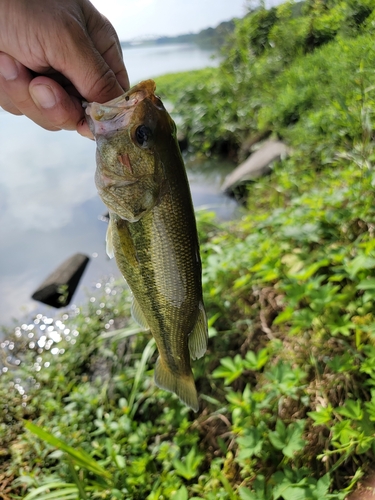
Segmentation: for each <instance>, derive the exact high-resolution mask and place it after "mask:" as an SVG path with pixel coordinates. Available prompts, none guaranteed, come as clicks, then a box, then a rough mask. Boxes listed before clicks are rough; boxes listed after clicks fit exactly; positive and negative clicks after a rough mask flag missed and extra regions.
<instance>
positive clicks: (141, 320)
mask: <svg viewBox="0 0 375 500" xmlns="http://www.w3.org/2000/svg"><path fill="white" fill-rule="evenodd" d="M131 313H132V318H133V319H134V321H135V322H136V323H138V325H139V326H140V327H142V328H144V329H145V330H149V329H150V327H149V326H148V323H147V320H146V318H145V315H144V314H143V311H142V309H141V307H140V305H139V304H138V301H137V299H136V298H135V297H134V296H133V302H132V309H131Z"/></svg>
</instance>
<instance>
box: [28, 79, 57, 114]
mask: <svg viewBox="0 0 375 500" xmlns="http://www.w3.org/2000/svg"><path fill="white" fill-rule="evenodd" d="M30 94H31V97H32V98H33V101H34V102H35V104H36V105H37V106H40V107H41V108H46V109H48V108H53V106H55V105H56V97H55V94H54V93H53V91H52V89H51V87H49V86H48V85H41V84H39V85H34V86H33V87H31V88H30Z"/></svg>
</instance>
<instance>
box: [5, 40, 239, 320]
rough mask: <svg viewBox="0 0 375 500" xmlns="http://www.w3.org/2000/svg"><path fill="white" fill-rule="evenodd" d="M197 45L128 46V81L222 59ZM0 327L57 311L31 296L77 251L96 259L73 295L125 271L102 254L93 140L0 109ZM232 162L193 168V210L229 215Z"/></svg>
mask: <svg viewBox="0 0 375 500" xmlns="http://www.w3.org/2000/svg"><path fill="white" fill-rule="evenodd" d="M211 56H212V52H210V51H203V50H201V49H199V48H197V47H195V46H187V45H171V46H166V47H149V48H140V47H139V48H134V49H126V50H125V51H124V57H125V61H126V64H127V67H128V71H129V76H130V80H131V83H132V84H133V83H137V82H138V81H140V80H142V79H145V78H149V77H155V76H158V75H161V74H165V73H168V72H175V71H182V70H190V69H199V68H202V67H206V66H209V65H215V64H217V61H215V60H213V59H212V58H211ZM0 148H1V155H0V229H1V235H0V325H6V324H10V323H11V320H12V318H16V319H17V320H20V319H21V318H22V317H23V316H25V315H27V316H29V315H30V314H34V313H36V312H42V313H44V314H50V315H52V314H54V311H55V310H54V309H52V308H49V307H47V306H43V305H41V304H39V303H38V302H35V301H33V300H31V298H30V297H31V295H32V293H33V292H34V291H35V290H36V288H37V287H38V286H39V284H40V283H41V282H42V281H43V280H44V279H45V278H46V277H47V276H48V275H49V274H50V273H51V272H52V271H53V270H54V269H55V268H56V267H57V266H58V265H60V264H61V263H62V262H63V261H64V260H65V259H67V258H68V257H70V256H71V255H73V254H74V253H76V252H81V253H84V254H87V255H88V256H90V257H91V261H90V263H89V265H88V267H87V269H86V271H85V274H84V276H83V278H82V280H81V283H80V286H79V289H78V290H77V292H76V294H75V296H74V297H73V302H75V303H76V304H77V303H78V304H79V303H81V302H83V300H84V298H85V297H86V296H87V293H88V292H87V290H90V289H92V288H93V287H94V288H95V286H96V284H97V283H99V282H100V281H101V280H102V279H106V278H107V277H109V276H112V275H113V276H115V277H117V276H120V273H119V271H118V270H117V267H116V265H115V263H114V261H112V260H109V259H108V258H107V256H106V254H105V243H104V242H105V233H106V230H107V224H106V223H104V222H103V221H102V220H100V215H101V214H104V213H105V212H106V208H105V206H104V205H103V203H102V202H101V200H100V199H99V197H98V195H97V192H96V187H95V183H94V172H95V143H94V142H92V141H90V140H87V139H84V138H82V137H81V136H79V135H78V134H76V133H73V132H65V131H61V132H48V131H45V130H43V129H41V128H39V127H38V126H36V125H35V124H34V123H33V122H31V121H30V120H28V119H26V118H24V117H16V116H13V115H10V114H8V113H5V112H3V111H0ZM230 169H231V166H230V165H229V164H225V163H220V164H219V163H214V164H212V163H211V164H208V163H204V164H202V165H195V166H194V168H191V169H188V176H189V180H190V185H191V190H192V196H193V201H194V205H195V207H201V206H208V207H210V208H211V209H215V210H216V212H217V213H218V216H219V217H223V218H228V217H230V216H231V214H233V212H234V210H235V203H234V202H233V201H231V200H229V199H227V198H225V197H224V196H222V195H221V194H220V193H219V187H220V185H221V183H222V181H223V179H224V177H225V175H226V174H227V173H228V172H229V170H230Z"/></svg>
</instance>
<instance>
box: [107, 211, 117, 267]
mask: <svg viewBox="0 0 375 500" xmlns="http://www.w3.org/2000/svg"><path fill="white" fill-rule="evenodd" d="M105 243H106V252H107V255H108V257H109V258H110V259H113V257H114V255H115V252H114V250H113V241H112V220H111V219H109V222H108V228H107V234H106V237H105Z"/></svg>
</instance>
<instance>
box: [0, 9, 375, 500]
mask: <svg viewBox="0 0 375 500" xmlns="http://www.w3.org/2000/svg"><path fill="white" fill-rule="evenodd" d="M319 9H320V10H319ZM353 13H354V14H355V15H354V14H353ZM353 16H354V17H353ZM353 18H354V19H356V21H355V22H353V21H352V19H353ZM372 19H373V15H372V4H370V3H364V2H362V3H361V2H354V3H340V4H338V3H335V2H333V3H332V4H330V5H328V4H327V5H326V4H325V5H322V4H321V3H318V2H311V3H309V4H305V7H304V9H302V10H301V9H299V10H298V9H297V10H296V9H295V8H292V6H291V4H284V5H282V6H280V7H279V8H278V9H272V10H271V11H264V10H259V11H257V12H255V13H253V14H252V15H251V16H249V17H246V18H245V19H244V20H243V21H241V22H239V23H238V25H237V28H236V32H235V34H234V35H233V39H232V40H231V41H230V42H228V43H229V45H228V47H227V59H226V61H225V62H224V63H223V65H222V67H221V68H219V69H209V70H204V71H200V72H192V73H189V74H182V75H170V76H167V77H165V78H160V79H157V84H158V90H159V91H160V93H161V94H162V95H165V96H168V98H169V99H170V100H171V101H172V102H173V103H174V106H175V112H176V113H177V114H178V117H179V120H180V126H181V128H182V129H183V130H184V131H185V133H186V134H187V136H188V140H189V148H190V151H191V152H192V153H194V154H199V155H215V154H217V153H218V152H220V153H221V154H227V155H228V154H229V155H231V156H232V157H240V156H241V145H242V144H243V142H244V141H245V140H246V139H247V138H248V137H249V136H250V137H252V136H253V135H255V134H259V133H261V132H264V131H268V132H269V133H271V134H274V135H277V136H278V137H281V138H282V139H284V140H286V141H287V142H288V144H290V145H291V146H292V148H293V153H292V154H291V156H290V157H289V158H288V159H285V160H283V161H282V162H280V163H279V164H277V165H276V166H275V168H274V171H273V173H272V175H271V176H270V177H268V178H266V179H263V180H260V181H258V182H256V183H253V184H252V185H251V186H250V187H249V193H248V206H247V208H246V210H245V211H244V213H243V216H242V217H241V218H240V219H239V220H236V221H232V222H230V223H218V222H217V221H216V220H215V218H214V216H213V215H212V214H209V213H206V212H200V213H197V220H198V229H199V233H200V241H201V255H202V261H203V284H204V298H205V304H206V308H207V313H208V318H209V327H210V328H209V331H210V340H209V348H208V352H207V354H206V355H205V357H204V358H202V359H201V360H199V361H197V362H194V374H195V378H196V381H197V388H198V391H199V393H200V404H201V409H200V412H199V413H198V414H194V413H192V412H191V411H189V410H188V409H186V408H185V407H183V406H182V405H181V403H180V402H179V401H178V400H177V399H176V398H175V397H174V396H173V395H171V394H168V393H165V392H163V391H161V390H159V389H157V388H156V387H155V385H154V383H153V367H154V363H155V359H156V354H155V345H154V343H153V341H152V339H151V338H150V336H149V335H148V334H145V333H143V332H139V330H138V329H137V327H136V326H135V325H134V324H133V323H132V322H131V320H130V319H129V318H130V297H129V294H128V291H127V290H126V288H125V287H124V285H123V283H104V284H103V286H102V287H101V289H100V290H101V292H100V293H99V292H97V293H98V295H96V296H93V297H91V299H90V300H88V302H87V305H86V306H85V307H83V308H82V309H81V310H74V311H72V312H71V313H70V314H69V315H68V314H66V315H64V316H63V317H62V318H47V317H42V316H41V317H37V318H36V320H35V321H34V323H33V324H30V325H20V327H19V328H16V329H15V330H12V331H9V332H8V333H7V338H8V341H7V342H4V344H3V345H2V348H3V353H4V367H5V368H8V369H7V370H5V371H3V373H2V374H1V376H0V409H1V411H0V485H1V486H0V493H1V494H2V495H3V498H6V499H7V498H12V499H17V498H23V499H26V500H31V499H32V498H38V499H44V500H46V499H53V498H59V499H78V498H80V499H86V498H89V499H100V498H102V499H129V500H130V499H139V500H141V499H142V500H144V499H147V500H160V499H171V500H187V499H188V498H189V499H198V498H201V499H208V500H214V499H229V500H235V499H240V500H278V499H284V500H313V499H316V500H318V499H322V498H324V499H337V500H339V499H344V498H345V497H346V496H347V494H348V492H349V491H350V490H352V489H353V488H355V487H356V485H357V484H358V482H359V481H360V479H361V477H362V476H363V474H365V473H366V472H367V471H368V470H369V469H370V468H371V466H372V464H373V463H374V459H375V389H374V387H375V347H374V335H375V317H374V307H373V302H374V297H375V239H374V231H375V208H374V207H375V206H374V189H375V172H374V169H373V162H374V153H373V126H372V119H373V114H374V110H375V105H374V101H373V93H374V70H373V67H374V64H373V62H374V61H373V57H374V56H373V49H372V45H373V42H372V29H373V28H372V22H373V21H372ZM297 28H298V29H297ZM291 34H293V36H291ZM41 335H42V336H44V337H42V340H40V341H39V342H36V338H40V336H41ZM21 352H22V356H23V359H24V361H23V362H22V363H20V364H18V360H19V359H20V355H21V354H20V353H21ZM25 352H26V354H25ZM25 420H26V421H27V422H28V423H26V424H25Z"/></svg>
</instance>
